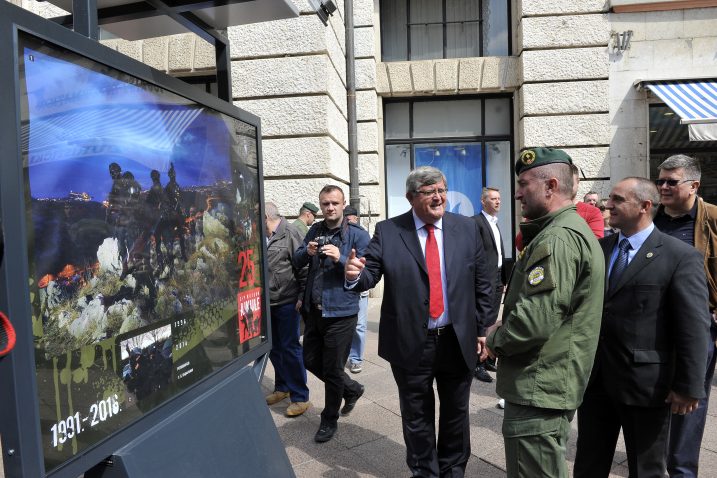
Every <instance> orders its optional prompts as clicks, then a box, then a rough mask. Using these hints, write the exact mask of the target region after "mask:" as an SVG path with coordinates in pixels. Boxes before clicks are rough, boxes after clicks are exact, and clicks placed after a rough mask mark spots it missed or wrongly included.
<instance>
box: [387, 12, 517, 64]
mask: <svg viewBox="0 0 717 478" xmlns="http://www.w3.org/2000/svg"><path fill="white" fill-rule="evenodd" d="M386 1H391V0H383V2H386ZM478 1H479V6H478V19H475V20H457V21H446V0H442V2H441V15H442V18H443V21H441V22H417V23H412V22H411V2H410V0H406V23H405V25H406V58H404V59H403V60H391V61H418V60H413V59H412V58H411V26H427V25H443V57H442V58H434V59H436V60H438V59H448V58H449V57H448V29H447V28H446V27H447V25H454V24H468V23H478V55H477V56H478V57H483V56H484V55H483V22H484V19H483V2H484V1H487V0H478ZM505 1H506V3H507V4H508V5H507V7H508V9H507V12H508V29H507V34H508V55H510V54H511V52H512V51H513V24H512V11H511V2H510V1H508V0H505ZM383 2H382V4H383ZM381 18H383V16H381ZM384 31H385V28H384V27H383V20H382V23H381V49H382V51H381V57H382V58H383V45H385V41H384ZM451 58H452V57H451Z"/></svg>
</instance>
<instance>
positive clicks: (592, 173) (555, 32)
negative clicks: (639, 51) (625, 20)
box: [513, 0, 611, 197]
mask: <svg viewBox="0 0 717 478" xmlns="http://www.w3.org/2000/svg"><path fill="white" fill-rule="evenodd" d="M607 8H608V7H607V5H606V2H605V1H604V0H557V1H554V2H545V1H541V0H522V1H521V0H518V1H516V2H514V4H513V24H514V26H515V28H516V33H515V37H516V38H517V43H516V46H515V48H514V53H515V54H516V55H519V56H520V65H521V78H520V88H519V90H518V93H517V96H516V100H517V101H516V118H517V131H516V146H517V148H516V149H521V148H526V147H539V146H545V147H556V148H562V149H565V150H566V151H567V152H568V153H569V154H570V155H571V156H572V157H573V159H574V160H575V162H576V164H577V165H578V167H579V168H581V169H582V171H583V174H584V176H585V178H583V179H582V180H581V183H580V189H579V191H578V195H579V196H582V195H583V194H584V193H585V192H587V191H588V190H595V191H597V192H598V193H599V194H600V195H601V197H606V196H607V194H608V192H609V181H608V178H609V177H610V161H609V158H610V156H609V146H610V143H611V127H610V117H609V114H608V110H609V107H608V91H609V80H608V74H609V70H610V68H609V54H608V43H609V41H610V25H609V19H608V15H607V13H606V12H607Z"/></svg>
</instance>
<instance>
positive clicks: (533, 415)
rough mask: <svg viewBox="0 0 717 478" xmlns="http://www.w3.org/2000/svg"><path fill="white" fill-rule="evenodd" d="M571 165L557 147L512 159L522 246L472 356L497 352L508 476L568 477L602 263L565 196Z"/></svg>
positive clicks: (593, 343) (596, 321) (594, 332)
mask: <svg viewBox="0 0 717 478" xmlns="http://www.w3.org/2000/svg"><path fill="white" fill-rule="evenodd" d="M571 164H572V160H571V159H570V156H568V155H567V154H566V153H565V152H564V151H561V150H558V149H551V148H533V149H528V150H525V151H523V152H522V153H521V155H520V159H519V160H518V161H517V163H516V165H515V172H516V174H517V175H518V188H517V189H516V192H515V198H516V199H517V200H519V201H520V202H521V205H522V210H523V211H522V215H523V216H524V217H525V218H526V219H528V221H527V222H525V223H523V224H521V225H520V228H521V231H522V234H523V244H524V245H525V248H524V249H523V251H522V252H521V253H520V255H519V256H518V259H517V262H516V263H515V266H514V268H513V273H512V275H511V278H510V282H509V284H508V289H507V292H506V296H505V301H504V309H503V319H502V324H501V323H498V324H496V326H494V327H493V330H492V331H490V332H489V337H488V340H487V350H485V352H484V353H483V357H482V358H485V357H486V356H487V355H490V356H497V357H498V358H499V361H498V383H497V392H498V394H499V395H500V396H501V397H503V398H504V399H505V416H504V419H503V439H504V441H505V455H506V467H507V472H508V477H524V476H531V477H532V476H549V477H567V476H568V471H567V465H566V462H565V447H566V442H567V438H568V432H569V430H570V421H571V420H572V418H573V416H574V415H575V409H576V408H577V407H578V405H580V403H581V401H582V398H583V392H584V391H585V387H586V385H587V381H588V378H589V377H590V371H591V369H592V365H593V359H594V357H595V350H596V348H597V342H598V335H599V332H600V320H601V316H602V305H603V292H604V287H605V261H604V259H603V254H602V250H601V249H600V245H599V244H598V242H597V239H595V235H594V234H593V233H592V231H591V230H590V228H589V227H588V226H587V224H586V223H585V221H584V220H583V219H582V218H581V217H580V216H578V214H577V213H576V212H575V206H574V205H573V203H572V201H571V197H572V186H573V184H572V183H573V178H572V173H571V169H570V165H571Z"/></svg>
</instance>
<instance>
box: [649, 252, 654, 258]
mask: <svg viewBox="0 0 717 478" xmlns="http://www.w3.org/2000/svg"><path fill="white" fill-rule="evenodd" d="M654 255H655V254H653V253H652V252H648V253H647V258H648V259H650V258H651V257H652V256H654Z"/></svg>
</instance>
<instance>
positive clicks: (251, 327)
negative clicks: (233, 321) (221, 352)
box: [237, 287, 261, 344]
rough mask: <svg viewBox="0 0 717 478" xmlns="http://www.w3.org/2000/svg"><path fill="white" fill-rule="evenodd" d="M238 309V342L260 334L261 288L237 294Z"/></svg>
mask: <svg viewBox="0 0 717 478" xmlns="http://www.w3.org/2000/svg"><path fill="white" fill-rule="evenodd" d="M237 309H238V311H239V343H241V344H243V343H244V342H246V341H247V340H249V339H253V338H254V337H258V336H259V335H261V288H260V287H256V288H254V289H250V290H247V291H245V292H240V293H239V294H237Z"/></svg>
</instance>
